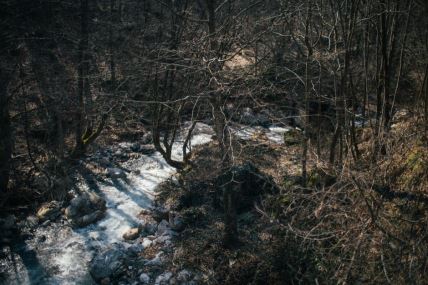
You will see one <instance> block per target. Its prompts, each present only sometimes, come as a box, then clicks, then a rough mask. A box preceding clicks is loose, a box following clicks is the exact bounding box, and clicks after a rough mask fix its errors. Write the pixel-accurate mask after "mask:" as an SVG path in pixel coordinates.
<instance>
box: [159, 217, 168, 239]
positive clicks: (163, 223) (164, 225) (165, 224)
mask: <svg viewBox="0 0 428 285" xmlns="http://www.w3.org/2000/svg"><path fill="white" fill-rule="evenodd" d="M169 229H170V227H169V223H168V222H167V221H165V220H162V221H161V222H160V223H159V225H158V229H157V231H156V235H158V236H161V235H162V234H163V233H164V232H165V231H167V230H169Z"/></svg>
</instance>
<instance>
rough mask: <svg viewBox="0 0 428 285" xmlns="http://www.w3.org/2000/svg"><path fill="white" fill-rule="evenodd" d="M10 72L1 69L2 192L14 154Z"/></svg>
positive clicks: (0, 183) (0, 178)
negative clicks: (10, 110)
mask: <svg viewBox="0 0 428 285" xmlns="http://www.w3.org/2000/svg"><path fill="white" fill-rule="evenodd" d="M9 74H10V72H8V71H6V70H4V69H3V68H1V69H0V192H4V191H6V190H7V186H8V183H9V171H10V160H11V156H12V128H11V124H10V117H9V98H8V94H7V86H8V83H9V80H10V76H9Z"/></svg>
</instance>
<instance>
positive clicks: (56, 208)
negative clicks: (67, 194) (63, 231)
mask: <svg viewBox="0 0 428 285" xmlns="http://www.w3.org/2000/svg"><path fill="white" fill-rule="evenodd" d="M60 214H61V205H60V203H59V202H58V201H51V202H49V203H45V204H43V205H42V206H41V207H40V208H39V210H38V211H37V214H36V216H37V218H38V219H39V220H40V221H42V222H43V221H46V220H54V219H56V218H57V217H58V216H59V215H60Z"/></svg>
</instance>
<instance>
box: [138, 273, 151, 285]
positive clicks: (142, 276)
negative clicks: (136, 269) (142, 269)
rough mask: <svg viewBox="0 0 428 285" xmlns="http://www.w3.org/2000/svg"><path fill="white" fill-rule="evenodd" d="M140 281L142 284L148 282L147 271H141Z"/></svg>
mask: <svg viewBox="0 0 428 285" xmlns="http://www.w3.org/2000/svg"><path fill="white" fill-rule="evenodd" d="M140 281H141V282H142V283H143V284H149V282H150V276H149V275H147V273H141V275H140Z"/></svg>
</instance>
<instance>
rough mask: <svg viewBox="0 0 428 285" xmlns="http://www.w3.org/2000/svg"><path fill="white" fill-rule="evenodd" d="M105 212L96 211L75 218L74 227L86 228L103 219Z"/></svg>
mask: <svg viewBox="0 0 428 285" xmlns="http://www.w3.org/2000/svg"><path fill="white" fill-rule="evenodd" d="M104 214H105V212H104V211H100V210H97V211H95V212H93V213H91V214H87V215H84V216H82V217H81V218H77V219H75V220H74V225H75V226H77V227H86V226H87V225H90V224H92V223H95V222H96V221H98V220H100V219H102V218H103V217H104Z"/></svg>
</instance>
